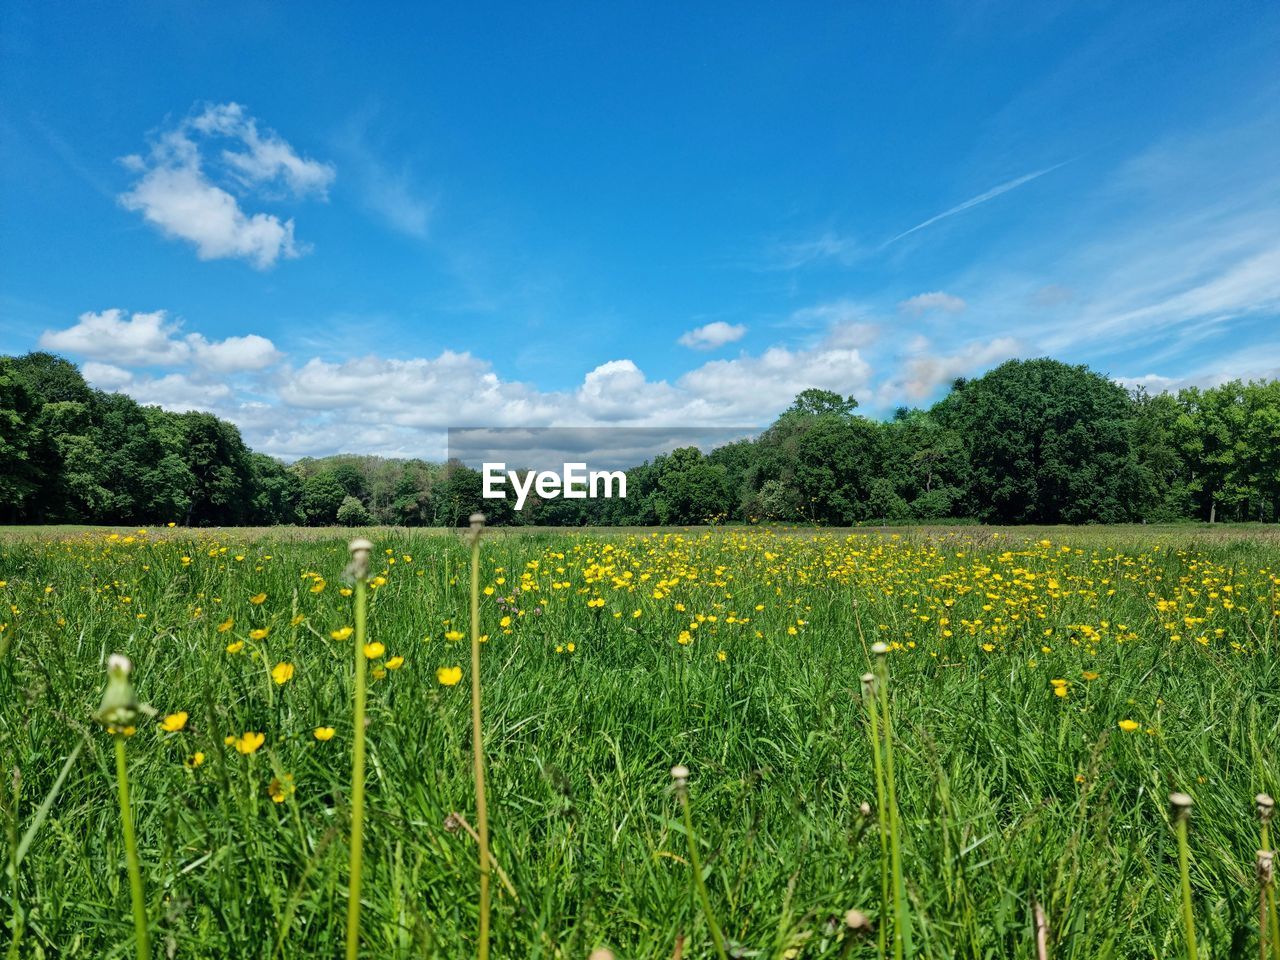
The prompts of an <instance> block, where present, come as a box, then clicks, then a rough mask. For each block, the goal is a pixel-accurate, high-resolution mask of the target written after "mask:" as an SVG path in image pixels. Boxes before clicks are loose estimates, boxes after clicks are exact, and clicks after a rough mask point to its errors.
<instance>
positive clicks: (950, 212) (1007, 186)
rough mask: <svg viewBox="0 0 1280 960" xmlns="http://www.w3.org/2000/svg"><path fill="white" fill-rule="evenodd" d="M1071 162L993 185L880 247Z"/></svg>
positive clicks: (1065, 161) (891, 238)
mask: <svg viewBox="0 0 1280 960" xmlns="http://www.w3.org/2000/svg"><path fill="white" fill-rule="evenodd" d="M1070 162H1071V161H1069V160H1064V161H1062V163H1055V164H1054V165H1053V166H1052V167H1045V168H1044V169H1043V170H1037V171H1035V172H1034V173H1028V174H1024V175H1023V176H1021V177H1016V178H1014V179H1013V180H1008V181H1006V182H1004V183H1002V184H1000V185H999V186H997V187H992V188H991V189H990V190H988V191H986V192H985V193H980V194H978V195H977V196H976V197H970V198H969V199H968V200H966V201H965V202H964V203H958V204H956V205H955V206H954V207H952V208H951V209H949V210H943V211H942V213H939V214H937V215H936V216H932V217H930V218H929V219H928V220H924V221H922V222H921V223H917V224H916V225H915V226H914V227H912V228H911V229H909V230H903V231H902V232H901V233H900V234H898V235H897V236H896V237H890V238H889V239H888V240H886V241H885V242H884V243H882V244H880V249H881V250H883V249H884V248H885V247H887V246H889V245H890V244H894V243H897V242H898V241H899V240H901V239H902V238H903V237H909V236H911V234H913V233H915V232H916V231H917V230H923V229H924V228H925V227H930V226H933V224H935V223H937V222H938V221H939V220H945V219H947V217H954V216H955V215H956V214H957V213H964V212H965V211H966V210H971V209H973V208H974V207H976V206H978V205H979V204H983V203H986V202H987V201H988V200H994V199H995V198H996V197H998V196H1001V195H1002V194H1006V193H1008V192H1009V191H1010V190H1016V189H1018V187H1021V186H1022V185H1023V184H1027V183H1030V182H1031V181H1032V180H1036V179H1038V178H1040V177H1043V176H1044V175H1045V174H1046V173H1052V172H1053V171H1054V170H1057V169H1058V168H1059V167H1061V166H1064V165H1065V164H1067V163H1070Z"/></svg>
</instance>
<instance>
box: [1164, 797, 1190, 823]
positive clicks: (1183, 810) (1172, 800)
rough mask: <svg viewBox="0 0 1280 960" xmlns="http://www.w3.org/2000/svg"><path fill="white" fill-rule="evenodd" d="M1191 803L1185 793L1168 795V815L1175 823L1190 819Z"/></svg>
mask: <svg viewBox="0 0 1280 960" xmlns="http://www.w3.org/2000/svg"><path fill="white" fill-rule="evenodd" d="M1192 802H1193V801H1192V799H1191V797H1189V796H1188V795H1187V794H1185V793H1176V792H1175V793H1171V794H1169V815H1170V816H1171V817H1173V820H1174V822H1175V823H1176V822H1178V821H1179V820H1186V819H1188V818H1190V816H1191V804H1192Z"/></svg>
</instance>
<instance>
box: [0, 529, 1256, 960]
mask: <svg viewBox="0 0 1280 960" xmlns="http://www.w3.org/2000/svg"><path fill="white" fill-rule="evenodd" d="M350 535H352V532H351V531H339V530H321V531H288V530H285V531H281V530H272V529H267V530H260V531H236V530H212V531H207V532H192V531H187V530H180V529H159V530H148V531H144V530H114V531H108V530H102V529H61V530H50V529H47V528H46V529H37V530H27V531H21V530H19V531H14V532H12V533H10V534H8V535H6V536H4V537H2V538H0V756H2V757H3V768H4V771H5V778H4V779H5V782H4V784H3V788H2V789H0V798H2V799H0V803H2V804H3V817H4V824H5V828H6V849H5V860H6V863H7V870H6V877H5V879H4V881H3V884H2V885H0V886H2V888H3V897H4V904H5V907H4V912H5V914H6V915H7V917H8V922H7V925H6V928H5V932H6V935H7V940H8V942H7V944H5V949H7V950H8V951H9V954H8V955H9V956H11V957H58V956H84V957H95V958H98V957H101V958H120V957H130V956H133V955H134V950H135V943H134V926H133V919H132V914H131V912H130V889H129V881H128V878H127V874H126V860H127V857H126V850H125V845H124V841H123V838H122V831H121V820H120V808H119V806H118V804H117V784H116V772H115V766H114V764H115V760H114V757H113V749H114V748H113V745H112V744H113V737H112V736H111V735H109V734H108V733H107V732H105V731H104V730H103V729H102V727H101V726H99V725H98V724H97V723H95V722H94V719H93V715H94V712H95V710H97V708H98V706H99V703H100V701H101V699H102V693H103V687H104V685H105V682H106V673H105V671H104V664H105V663H106V662H107V659H108V657H109V656H110V655H111V654H113V653H117V652H118V653H121V654H124V655H126V656H127V657H129V658H130V659H131V660H132V662H133V674H132V679H133V682H134V685H135V686H136V689H137V692H138V696H139V698H140V699H141V700H142V701H144V702H146V703H149V704H150V705H152V706H153V707H154V708H155V710H156V716H155V717H154V718H152V719H147V720H146V721H145V722H139V723H138V724H137V727H136V730H132V729H131V730H130V731H129V734H130V735H129V736H128V737H127V738H124V739H123V742H124V743H125V745H126V747H127V755H128V771H129V781H130V786H131V789H132V798H131V800H132V809H133V816H134V820H135V821H136V823H135V826H136V834H137V843H138V860H139V863H140V867H141V873H142V880H143V889H144V892H145V898H146V915H147V923H148V925H149V929H150V937H151V942H152V947H153V955H155V956H165V957H184V958H185V957H190V958H206V957H208V958H213V957H236V958H246V957H338V956H341V955H342V954H343V945H344V937H345V933H346V927H345V923H346V914H347V883H348V852H347V839H348V832H349V827H350V820H351V817H350V799H351V795H350V772H351V751H352V743H353V727H352V723H353V721H352V696H353V675H354V673H355V671H354V668H353V661H354V659H355V657H354V655H355V653H356V651H354V650H353V644H354V642H355V640H354V637H353V629H352V628H353V627H354V626H355V621H354V615H353V597H352V589H351V585H350V584H349V583H346V582H344V580H343V570H344V568H345V567H346V565H347V563H348V560H349V556H348V550H347V539H348V537H349V536H350ZM361 535H364V536H368V537H369V538H370V539H371V540H372V541H373V542H374V543H375V544H376V548H375V550H374V551H373V555H372V564H373V567H372V569H371V570H370V574H369V575H370V577H371V579H370V580H369V587H370V591H369V612H368V640H369V645H368V646H367V647H365V649H364V651H363V652H364V653H365V654H367V662H368V670H369V674H368V681H369V690H368V707H367V710H368V714H367V727H366V736H367V749H368V766H367V775H366V779H367V794H366V797H365V804H366V807H365V814H364V816H365V821H364V861H363V888H362V898H361V902H362V919H361V942H362V953H361V955H362V956H366V957H371V958H372V957H377V958H382V957H387V958H400V957H443V958H455V957H456V958H461V957H469V956H474V955H475V947H476V930H477V922H478V908H477V902H476V886H477V879H478V873H479V871H478V869H477V854H476V841H475V839H474V835H473V830H474V826H473V825H474V822H475V819H476V818H475V813H476V798H475V791H474V786H473V783H474V782H473V778H472V766H471V764H472V753H471V748H472V742H471V729H472V728H471V713H470V711H471V699H470V684H471V668H470V659H469V657H470V648H469V643H468V637H469V630H470V625H471V620H470V615H469V611H468V605H469V602H470V600H469V566H468V565H469V559H470V551H469V548H468V547H467V545H466V544H465V543H464V542H463V540H461V539H460V538H459V537H457V536H455V535H454V534H453V533H451V532H439V531H435V532H432V531H408V530H403V529H400V530H397V529H376V530H366V531H361ZM480 585H481V596H480V619H479V627H480V632H481V633H482V634H483V643H482V644H481V650H482V662H483V668H482V680H483V708H484V749H485V754H486V764H487V794H488V796H487V800H488V819H489V829H490V833H491V843H492V852H493V859H494V862H495V864H496V869H495V871H494V874H493V908H492V937H493V950H492V955H493V956H495V957H502V958H530V960H535V958H548V960H549V958H583V960H585V958H587V957H588V956H589V955H591V954H592V952H593V951H595V950H597V949H599V948H608V949H609V950H611V951H612V952H613V954H614V955H615V956H616V957H617V958H619V960H622V958H671V957H683V958H703V957H712V956H716V953H717V949H716V946H715V943H714V939H713V931H712V927H711V925H710V922H709V917H712V918H714V922H715V924H716V925H717V926H718V928H719V929H720V930H722V931H723V936H724V939H725V941H726V947H725V949H726V951H727V953H728V955H729V956H735V957H768V958H784V957H794V958H818V957H854V958H858V957H876V956H879V955H880V954H881V950H882V949H886V950H887V951H888V953H889V954H890V955H892V952H893V946H894V945H893V943H892V938H890V941H889V943H888V944H887V946H882V943H881V940H880V938H879V936H878V931H879V930H887V929H889V928H890V927H891V926H895V925H894V924H893V923H892V919H891V917H890V916H889V914H890V913H891V907H890V904H889V902H888V900H887V898H886V897H885V896H884V878H883V875H882V847H881V839H880V830H879V821H880V820H881V816H880V814H879V812H878V811H879V810H880V808H881V805H882V799H881V798H879V797H878V795H877V778H876V772H875V770H876V756H875V753H874V751H873V743H874V742H875V741H874V740H873V737H872V736H871V734H870V732H869V724H868V719H869V713H868V710H867V704H866V703H864V696H863V681H862V679H861V678H862V676H863V675H864V674H866V673H867V672H868V671H869V670H871V669H873V667H874V666H875V664H876V662H877V657H876V655H875V654H874V653H873V652H872V647H873V645H874V644H876V643H883V644H886V645H887V646H888V648H889V652H888V653H887V654H886V655H885V663H886V666H887V670H888V673H889V677H890V679H889V683H888V699H889V701H890V704H891V710H892V718H893V733H894V737H893V745H894V749H895V754H896V756H895V760H896V767H895V772H894V785H895V788H896V807H897V809H898V811H899V835H900V843H901V872H902V875H903V886H904V893H905V904H904V906H905V911H906V918H907V922H906V927H907V932H909V940H910V943H909V944H908V945H906V946H905V949H904V952H905V953H906V955H908V956H914V957H921V958H924V957H928V958H948V957H966V958H1001V960H1002V958H1022V957H1026V958H1034V957H1036V956H1037V952H1038V948H1037V942H1036V941H1037V930H1036V916H1037V908H1038V909H1039V912H1040V913H1042V914H1043V916H1044V918H1045V925H1046V927H1047V933H1046V934H1045V937H1044V939H1045V941H1046V945H1045V948H1044V949H1045V950H1046V952H1047V953H1048V955H1051V956H1053V957H1056V958H1076V960H1097V958H1108V957H1110V958H1170V957H1185V956H1187V952H1186V947H1185V945H1184V916H1183V914H1182V912H1181V905H1182V900H1181V892H1180V875H1179V862H1178V846H1177V843H1176V840H1175V834H1174V831H1173V830H1172V829H1171V825H1170V815H1169V811H1168V797H1169V794H1170V793H1171V792H1172V791H1185V792H1186V793H1187V794H1189V795H1190V796H1191V797H1192V798H1193V800H1194V807H1193V808H1192V811H1191V816H1190V828H1189V834H1188V842H1189V869H1190V884H1191V894H1192V904H1193V910H1194V922H1195V925H1196V932H1197V935H1198V941H1199V948H1200V956H1202V957H1214V958H1227V957H1257V956H1258V955H1259V947H1260V943H1259V883H1258V880H1257V877H1256V875H1255V851H1256V850H1257V849H1258V847H1259V843H1260V839H1259V818H1258V816H1257V814H1256V813H1255V808H1254V797H1255V795H1257V794H1259V793H1260V792H1263V791H1265V792H1267V793H1270V794H1272V795H1275V794H1277V793H1278V792H1280V662H1278V659H1277V656H1276V654H1277V650H1280V536H1278V535H1277V534H1276V532H1275V530H1274V528H1270V529H1269V530H1268V529H1267V528H1262V527H1234V528H1218V529H1215V530H1212V531H1208V530H1206V529H1204V528H1196V527H1181V528H1178V527H1174V528H1144V527H1126V528H1054V529H1041V530H1036V529H1028V528H1010V529H993V528H978V527H963V528H951V529H948V528H932V529H915V530H902V531H888V530H885V531H849V530H838V531H837V530H770V529H764V528H724V529H716V530H683V531H682V530H659V531H634V530H633V531H603V530H596V531H584V532H564V531H559V532H552V531H532V532H530V531H523V532H520V533H517V534H506V533H503V532H502V531H496V530H495V531H489V532H487V533H486V534H485V538H484V539H483V540H482V544H481V550H480ZM675 765H683V766H685V767H687V768H688V771H689V774H688V786H687V797H688V800H689V804H690V812H691V822H692V823H693V825H694V828H695V832H694V835H693V837H692V840H693V849H695V850H697V851H698V852H699V853H700V856H699V858H698V859H699V861H700V868H701V871H700V873H701V876H702V878H703V879H704V880H705V888H706V893H707V898H706V899H707V903H706V906H704V905H703V903H702V901H701V899H700V897H699V896H698V895H697V892H696V888H695V885H694V884H692V883H691V873H690V849H691V845H690V839H691V837H690V835H689V831H688V828H687V826H686V820H685V819H684V817H683V816H682V809H681V805H680V803H679V795H678V791H677V790H673V781H672V776H671V774H670V772H669V771H670V769H671V768H672V767H673V766H675ZM707 907H709V910H708V909H707ZM850 911H857V912H858V913H860V914H861V915H862V916H864V917H865V918H866V919H867V921H868V922H869V923H870V925H871V926H872V928H873V929H871V930H867V929H865V928H864V929H855V926H856V924H855V926H851V925H850V924H849V923H848V922H847V918H848V919H849V920H856V919H857V915H856V914H855V915H854V916H852V917H850V916H849V912H850ZM1273 946H1275V945H1273Z"/></svg>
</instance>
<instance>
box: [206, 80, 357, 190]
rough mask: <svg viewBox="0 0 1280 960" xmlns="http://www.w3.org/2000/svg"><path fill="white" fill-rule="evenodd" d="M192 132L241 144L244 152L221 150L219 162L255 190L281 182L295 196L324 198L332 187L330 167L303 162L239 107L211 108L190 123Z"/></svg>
mask: <svg viewBox="0 0 1280 960" xmlns="http://www.w3.org/2000/svg"><path fill="white" fill-rule="evenodd" d="M190 126H191V129H192V130H196V131H199V132H200V133H203V134H206V135H208V136H223V137H227V138H229V139H231V140H235V141H239V142H240V143H241V144H243V146H244V148H245V149H243V150H235V149H224V150H223V151H222V154H221V156H222V160H223V161H224V162H225V163H226V164H227V165H228V167H230V168H231V169H232V170H233V171H234V172H235V173H236V175H237V176H238V177H239V178H240V180H241V181H242V182H244V183H246V184H250V185H253V186H257V185H259V184H264V183H270V182H272V181H274V180H276V179H280V180H283V181H284V183H285V184H286V185H287V186H288V187H289V189H290V191H291V192H292V193H293V194H295V195H296V196H305V195H306V194H308V193H314V194H316V195H318V196H321V197H324V196H326V195H327V193H328V190H329V185H330V184H332V183H333V178H334V175H335V174H334V169H333V167H332V166H331V165H330V164H327V163H321V162H319V161H317V160H306V159H304V158H302V157H300V156H298V154H297V153H296V152H295V151H294V149H293V147H291V146H290V145H289V144H288V143H287V142H286V141H285V140H284V139H282V138H281V137H280V135H279V134H278V133H276V132H275V131H274V130H268V131H267V132H266V133H265V134H263V133H259V132H258V124H257V121H255V120H254V119H253V117H251V116H249V114H248V113H246V112H245V109H244V107H243V106H241V105H240V104H238V103H223V104H216V105H210V106H207V107H206V108H205V111H204V113H202V114H200V115H199V116H197V117H195V118H193V119H192V120H191V121H190Z"/></svg>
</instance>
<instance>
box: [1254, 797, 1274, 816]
mask: <svg viewBox="0 0 1280 960" xmlns="http://www.w3.org/2000/svg"><path fill="white" fill-rule="evenodd" d="M1253 802H1254V803H1256V804H1257V805H1258V819H1259V820H1261V821H1262V822H1263V823H1270V822H1271V815H1272V814H1273V813H1275V812H1276V802H1275V801H1274V800H1272V799H1271V794H1269V793H1260V794H1258V795H1257V796H1256V797H1254V798H1253Z"/></svg>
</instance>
